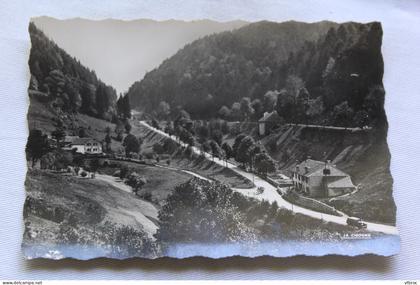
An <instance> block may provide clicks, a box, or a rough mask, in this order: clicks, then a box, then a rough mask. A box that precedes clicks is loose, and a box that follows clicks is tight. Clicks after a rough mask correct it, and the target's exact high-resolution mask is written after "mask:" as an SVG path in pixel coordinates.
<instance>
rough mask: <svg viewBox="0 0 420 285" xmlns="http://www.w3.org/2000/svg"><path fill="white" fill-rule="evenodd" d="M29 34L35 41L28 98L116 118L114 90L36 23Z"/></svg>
mask: <svg viewBox="0 0 420 285" xmlns="http://www.w3.org/2000/svg"><path fill="white" fill-rule="evenodd" d="M29 33H30V36H31V42H32V48H31V53H30V56H29V67H30V72H31V82H30V86H29V96H30V97H31V98H35V99H36V100H37V101H39V102H42V103H43V104H47V105H49V107H52V108H54V109H59V110H61V111H64V112H66V113H76V112H79V113H84V114H87V115H90V116H93V117H97V118H100V119H106V120H109V121H110V120H112V119H114V118H115V116H116V100H117V95H116V92H115V90H114V89H113V88H112V87H111V86H108V85H106V84H105V83H103V82H102V81H101V80H99V79H98V78H97V76H96V74H95V72H94V71H91V70H89V69H88V68H86V67H84V66H83V65H82V64H81V63H80V62H79V61H78V60H77V59H75V58H73V57H71V56H70V55H69V54H67V53H66V52H65V51H64V50H63V49H61V48H60V47H58V46H57V45H56V44H55V43H54V42H53V41H51V40H49V39H48V38H47V37H46V36H45V34H44V33H43V32H42V31H41V30H39V29H38V28H37V27H36V26H35V25H34V24H33V23H31V24H30V25H29ZM80 44H83V43H80Z"/></svg>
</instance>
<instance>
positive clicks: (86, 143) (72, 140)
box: [63, 136, 102, 154]
mask: <svg viewBox="0 0 420 285" xmlns="http://www.w3.org/2000/svg"><path fill="white" fill-rule="evenodd" d="M64 145H65V146H64V147H63V149H64V150H75V151H76V152H77V153H82V154H101V153H102V144H101V143H100V142H99V141H97V140H95V139H93V138H80V137H77V136H66V138H65V139H64Z"/></svg>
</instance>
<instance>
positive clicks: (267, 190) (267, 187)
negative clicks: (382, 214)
mask: <svg viewBox="0 0 420 285" xmlns="http://www.w3.org/2000/svg"><path fill="white" fill-rule="evenodd" d="M140 124H141V125H143V126H145V127H146V128H149V129H150V130H153V131H154V132H156V133H159V134H161V135H162V136H165V137H168V138H171V139H172V140H174V141H176V142H178V143H179V144H180V145H182V146H188V145H187V144H186V143H183V142H180V141H179V140H177V138H176V137H175V136H170V135H168V134H167V133H165V132H163V131H161V130H158V129H156V128H153V127H152V126H150V125H149V124H147V123H146V122H145V121H140ZM192 150H193V151H194V152H195V153H197V154H201V150H200V149H198V148H197V147H195V146H194V147H192ZM204 155H205V157H206V158H207V159H210V160H212V161H214V163H217V164H219V165H222V166H225V167H228V168H230V169H232V170H233V171H235V172H236V173H237V174H239V175H241V176H243V177H245V178H247V179H249V180H251V181H254V184H255V187H254V188H252V189H238V188H234V189H233V190H235V191H238V192H240V193H242V194H244V195H247V196H250V197H254V198H256V199H259V200H267V201H269V202H270V203H273V202H277V204H278V205H279V207H284V208H286V209H290V210H291V211H293V212H295V213H300V214H303V215H307V216H310V217H312V218H316V219H321V220H323V221H326V222H333V223H337V224H341V225H347V218H348V216H347V215H346V214H344V213H342V214H343V216H334V215H329V214H324V213H321V212H317V211H313V210H309V209H306V208H302V207H300V206H297V205H294V204H291V203H289V202H288V201H286V200H284V199H283V198H282V196H281V195H280V194H279V193H278V192H277V188H276V187H274V186H273V185H271V184H270V183H268V182H267V181H266V180H264V179H262V178H260V177H258V176H255V175H253V174H252V173H249V172H246V171H244V170H243V169H241V168H239V167H238V166H236V165H234V164H232V163H230V162H227V163H226V162H225V161H223V160H220V159H218V158H216V157H215V158H214V159H213V158H212V156H211V154H209V153H204ZM190 172H191V171H190ZM258 187H263V188H264V192H263V193H261V194H257V188H258ZM366 224H367V229H368V230H370V231H375V232H382V233H386V234H395V235H396V234H398V230H397V228H396V227H393V226H389V225H383V224H375V223H370V222H366Z"/></svg>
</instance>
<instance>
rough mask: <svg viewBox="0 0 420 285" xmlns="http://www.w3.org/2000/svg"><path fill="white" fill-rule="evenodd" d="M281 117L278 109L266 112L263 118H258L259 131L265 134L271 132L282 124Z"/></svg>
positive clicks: (261, 134) (260, 133)
mask: <svg viewBox="0 0 420 285" xmlns="http://www.w3.org/2000/svg"><path fill="white" fill-rule="evenodd" d="M280 122H281V119H280V116H279V114H277V111H273V112H265V113H264V115H263V116H262V118H261V119H259V120H258V133H259V135H260V136H264V135H267V134H269V133H270V131H271V130H272V129H274V128H275V127H278V126H279V125H280Z"/></svg>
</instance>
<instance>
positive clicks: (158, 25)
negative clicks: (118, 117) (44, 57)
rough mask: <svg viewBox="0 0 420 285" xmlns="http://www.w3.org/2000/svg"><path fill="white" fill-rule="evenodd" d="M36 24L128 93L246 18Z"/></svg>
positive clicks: (76, 20)
mask: <svg viewBox="0 0 420 285" xmlns="http://www.w3.org/2000/svg"><path fill="white" fill-rule="evenodd" d="M32 21H33V22H34V23H35V25H36V26H37V27H38V28H40V29H41V30H43V31H44V33H45V34H46V35H47V36H48V37H49V38H50V39H52V40H53V41H54V42H55V43H57V44H58V46H60V47H61V48H63V49H64V50H65V51H66V52H67V53H69V54H70V55H71V56H74V57H76V58H77V59H79V60H80V62H81V63H82V64H83V65H85V66H86V67H88V68H89V69H93V70H94V71H95V72H96V74H97V75H98V77H99V78H100V79H101V80H102V81H103V82H105V83H106V84H109V85H112V86H113V87H114V88H115V89H116V90H117V92H118V93H123V92H125V91H127V90H128V88H129V87H130V86H131V85H132V84H133V83H134V82H135V81H138V80H140V79H142V78H143V77H144V75H145V73H146V72H148V71H151V70H153V69H154V68H156V67H158V66H159V64H160V63H161V62H162V61H163V60H165V59H166V58H168V57H170V56H172V55H173V54H175V53H176V52H177V51H178V50H179V49H180V48H182V47H183V46H185V44H187V43H190V42H192V41H194V40H196V39H198V38H200V37H203V36H205V35H208V34H212V33H217V32H221V31H225V30H232V29H235V28H239V27H241V26H243V25H246V24H247V23H246V22H244V21H229V22H216V21H210V20H197V21H189V22H187V21H179V20H166V21H154V20H146V19H139V20H130V21H122V20H113V19H106V20H99V21H95V20H86V19H81V18H73V19H68V20H58V19H54V18H50V17H38V18H33V19H32Z"/></svg>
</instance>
